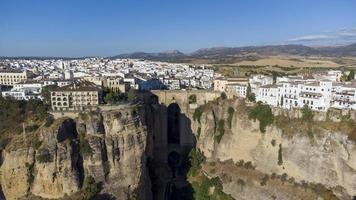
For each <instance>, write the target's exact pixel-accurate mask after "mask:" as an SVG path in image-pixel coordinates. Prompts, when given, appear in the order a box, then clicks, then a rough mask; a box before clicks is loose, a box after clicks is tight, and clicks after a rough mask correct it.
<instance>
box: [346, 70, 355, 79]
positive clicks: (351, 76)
mask: <svg viewBox="0 0 356 200" xmlns="http://www.w3.org/2000/svg"><path fill="white" fill-rule="evenodd" d="M354 79H355V71H354V70H350V73H349V75H348V76H347V80H349V81H351V80H354Z"/></svg>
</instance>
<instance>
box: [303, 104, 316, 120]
mask: <svg viewBox="0 0 356 200" xmlns="http://www.w3.org/2000/svg"><path fill="white" fill-rule="evenodd" d="M301 111H302V119H303V120H304V121H306V122H312V121H313V117H314V113H313V111H312V110H311V109H310V108H309V107H308V105H304V106H303V108H302V110H301Z"/></svg>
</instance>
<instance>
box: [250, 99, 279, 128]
mask: <svg viewBox="0 0 356 200" xmlns="http://www.w3.org/2000/svg"><path fill="white" fill-rule="evenodd" d="M248 117H249V118H250V119H253V120H256V119H258V121H259V122H260V131H261V132H262V133H264V132H266V127H267V126H268V125H270V124H272V123H273V118H274V117H273V113H272V109H271V107H269V105H263V104H262V103H258V104H257V105H256V106H255V107H254V108H253V109H252V110H251V112H250V113H249V116H248Z"/></svg>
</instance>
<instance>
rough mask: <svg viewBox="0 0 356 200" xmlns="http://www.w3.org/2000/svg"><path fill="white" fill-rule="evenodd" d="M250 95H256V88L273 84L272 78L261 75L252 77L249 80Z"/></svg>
mask: <svg viewBox="0 0 356 200" xmlns="http://www.w3.org/2000/svg"><path fill="white" fill-rule="evenodd" d="M249 83H250V86H251V92H252V93H255V94H256V93H258V88H259V87H260V86H263V85H271V84H273V78H272V77H271V76H266V75H262V74H256V75H252V76H251V77H250V79H249Z"/></svg>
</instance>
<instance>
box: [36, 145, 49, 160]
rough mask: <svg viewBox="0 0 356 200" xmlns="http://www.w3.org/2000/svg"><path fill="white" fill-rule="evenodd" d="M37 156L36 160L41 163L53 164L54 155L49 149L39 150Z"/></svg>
mask: <svg viewBox="0 0 356 200" xmlns="http://www.w3.org/2000/svg"><path fill="white" fill-rule="evenodd" d="M37 154H38V155H37V156H36V160H37V161H38V162H39V163H47V162H52V155H51V153H50V152H49V149H47V148H43V149H39V150H38V152H37Z"/></svg>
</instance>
